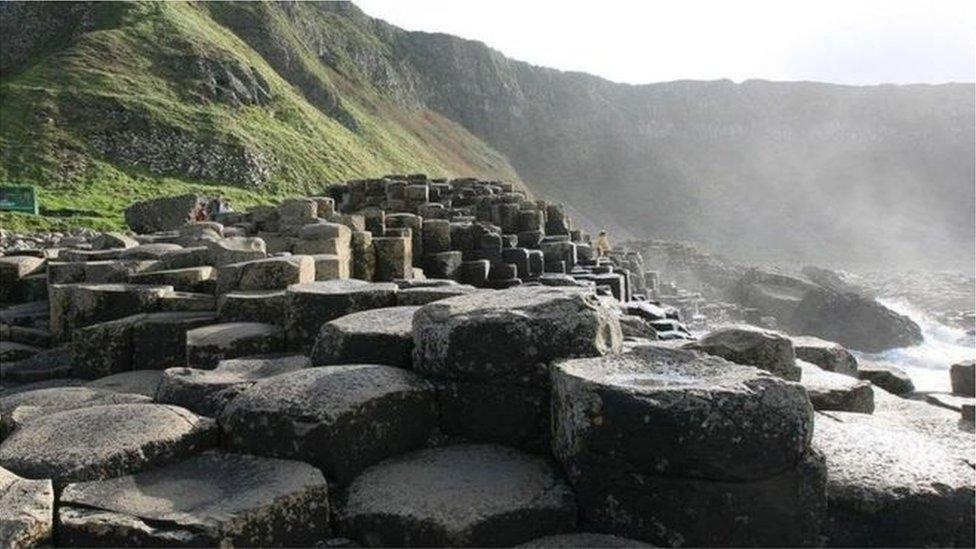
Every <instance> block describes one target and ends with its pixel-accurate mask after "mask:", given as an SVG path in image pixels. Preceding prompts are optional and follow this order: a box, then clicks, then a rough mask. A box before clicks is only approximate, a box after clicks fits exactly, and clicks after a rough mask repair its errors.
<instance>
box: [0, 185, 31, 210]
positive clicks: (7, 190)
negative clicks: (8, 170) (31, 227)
mask: <svg viewBox="0 0 976 549" xmlns="http://www.w3.org/2000/svg"><path fill="white" fill-rule="evenodd" d="M0 211H2V212H25V213H30V214H34V215H37V190H36V189H34V187H31V186H30V185H0Z"/></svg>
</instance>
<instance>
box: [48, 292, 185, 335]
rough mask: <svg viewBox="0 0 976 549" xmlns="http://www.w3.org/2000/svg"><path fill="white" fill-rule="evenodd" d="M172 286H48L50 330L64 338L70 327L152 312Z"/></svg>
mask: <svg viewBox="0 0 976 549" xmlns="http://www.w3.org/2000/svg"><path fill="white" fill-rule="evenodd" d="M172 291H173V287H172V286H151V285H141V284H66V285H63V286H59V285H52V286H51V287H50V301H51V309H50V311H51V321H50V322H51V324H50V326H51V333H52V334H53V335H54V337H55V339H56V340H58V341H68V340H70V338H71V334H72V332H73V331H74V330H76V329H79V328H82V327H85V326H89V325H91V324H97V323H99V322H107V321H110V320H116V319H119V318H124V317H127V316H132V315H136V314H140V313H146V312H152V311H155V310H156V308H157V307H158V303H159V300H160V299H161V298H162V297H163V296H164V295H166V294H168V293H170V292H172Z"/></svg>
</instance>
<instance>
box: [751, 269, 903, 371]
mask: <svg viewBox="0 0 976 549" xmlns="http://www.w3.org/2000/svg"><path fill="white" fill-rule="evenodd" d="M732 295H733V296H734V297H735V298H736V299H737V300H738V301H739V302H740V303H742V304H743V305H745V306H748V307H754V308H756V309H758V310H759V311H761V312H762V313H763V314H765V315H770V316H773V317H775V318H776V322H777V325H778V326H779V327H781V328H782V329H784V330H786V331H788V332H790V333H792V334H796V335H812V336H816V337H819V338H822V339H826V340H828V341H835V342H837V343H839V344H841V345H843V346H845V347H849V348H851V349H857V350H860V351H865V352H880V351H883V350H886V349H891V348H895V347H908V346H912V345H917V344H919V343H921V342H922V330H921V328H919V327H918V325H917V324H915V323H914V322H913V321H912V320H911V319H910V318H908V317H906V316H903V315H900V314H898V313H896V312H894V311H892V310H891V309H888V308H887V307H885V306H884V305H882V304H880V303H878V302H877V301H875V300H874V299H870V298H866V297H863V296H861V295H858V294H854V293H838V292H836V291H834V290H831V289H828V288H824V287H822V286H819V285H817V284H814V283H813V282H810V281H808V280H805V279H802V278H798V277H793V276H789V275H785V274H780V273H773V272H766V271H761V270H758V269H754V270H752V271H750V272H748V273H746V275H745V276H743V277H742V278H741V279H740V280H739V282H738V283H737V284H736V286H735V287H734V288H733V289H732Z"/></svg>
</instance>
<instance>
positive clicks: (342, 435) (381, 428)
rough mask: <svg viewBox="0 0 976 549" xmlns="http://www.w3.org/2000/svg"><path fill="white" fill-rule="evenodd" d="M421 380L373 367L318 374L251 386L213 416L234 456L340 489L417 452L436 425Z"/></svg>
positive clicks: (427, 387)
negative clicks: (293, 464)
mask: <svg viewBox="0 0 976 549" xmlns="http://www.w3.org/2000/svg"><path fill="white" fill-rule="evenodd" d="M434 404H435V403H434V391H433V388H432V387H431V386H430V384H429V383H428V382H426V381H424V380H423V379H422V378H420V377H419V376H417V375H416V374H413V373H411V372H408V371H406V370H402V369H399V368H393V367H391V366H380V365H365V364H361V365H354V366H323V367H319V368H308V369H303V370H298V371H295V372H290V373H286V374H282V375H278V376H275V377H272V378H269V379H265V380H262V381H259V382H258V383H256V384H254V385H253V386H251V387H249V388H248V389H246V390H245V391H244V392H242V393H241V394H240V395H238V396H237V397H235V398H234V399H233V400H232V401H231V402H230V403H229V404H228V405H227V407H226V408H224V411H223V413H222V414H221V415H220V425H221V428H222V429H223V432H224V434H225V436H224V438H223V443H224V444H226V446H227V447H228V448H230V449H233V450H235V451H245V452H248V453H254V454H258V455H266V456H273V457H284V458H291V459H299V460H302V461H307V462H308V463H311V464H313V465H315V466H316V467H319V468H320V469H322V470H323V471H325V473H326V475H327V476H328V477H329V478H330V479H336V480H337V481H338V482H339V483H340V484H345V483H347V482H349V481H350V480H351V479H352V478H353V477H354V476H355V475H356V474H358V473H359V471H361V470H362V469H363V468H365V467H368V466H369V465H371V464H373V463H376V462H378V461H380V460H382V459H385V458H387V457H390V456H392V455H396V454H400V453H403V452H405V451H409V450H412V449H415V448H419V447H421V446H422V445H423V444H424V443H425V442H426V440H427V438H428V437H429V435H430V432H431V429H432V428H433V427H434V425H435V424H436V421H437V417H436V411H435V405H434Z"/></svg>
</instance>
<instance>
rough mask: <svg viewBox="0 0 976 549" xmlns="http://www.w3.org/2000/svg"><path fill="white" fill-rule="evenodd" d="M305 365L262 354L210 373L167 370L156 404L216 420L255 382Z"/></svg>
mask: <svg viewBox="0 0 976 549" xmlns="http://www.w3.org/2000/svg"><path fill="white" fill-rule="evenodd" d="M309 366H311V362H310V361H309V359H308V357H306V356H304V355H263V356H256V357H250V358H238V359H231V360H222V361H220V363H218V364H217V367H216V368H214V369H213V370H198V369H195V368H169V369H167V370H166V371H165V372H162V374H163V377H162V380H161V382H160V385H159V389H158V391H157V393H156V402H160V403H163V404H174V405H176V406H182V407H184V408H186V409H187V410H190V411H192V412H195V413H197V414H200V415H204V416H209V417H216V416H217V415H219V414H220V412H221V411H222V410H223V409H224V407H225V406H226V405H227V403H228V402H230V400H231V399H232V398H234V397H235V396H237V395H238V394H240V393H242V392H243V391H244V390H245V389H247V388H248V387H250V386H251V385H253V384H255V383H257V382H258V381H259V380H261V379H264V378H268V377H272V376H276V375H279V374H284V373H287V372H293V371H295V370H300V369H302V368H308V367H309Z"/></svg>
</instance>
